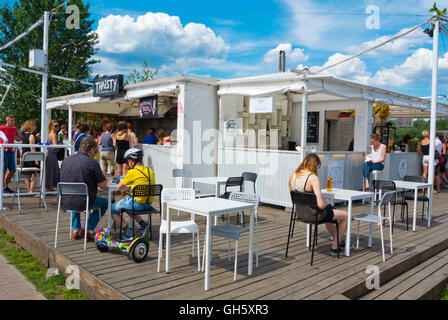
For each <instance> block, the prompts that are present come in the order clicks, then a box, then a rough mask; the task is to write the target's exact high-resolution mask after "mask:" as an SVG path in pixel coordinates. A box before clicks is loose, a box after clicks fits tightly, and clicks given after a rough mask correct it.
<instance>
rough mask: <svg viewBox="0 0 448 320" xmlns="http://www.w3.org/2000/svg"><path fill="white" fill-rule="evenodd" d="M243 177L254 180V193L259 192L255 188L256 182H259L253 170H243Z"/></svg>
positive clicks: (244, 179)
mask: <svg viewBox="0 0 448 320" xmlns="http://www.w3.org/2000/svg"><path fill="white" fill-rule="evenodd" d="M242 177H243V181H249V182H253V186H254V193H257V191H256V189H255V184H256V182H257V174H256V173H253V172H243V174H242Z"/></svg>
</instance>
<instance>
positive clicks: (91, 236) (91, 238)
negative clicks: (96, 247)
mask: <svg viewBox="0 0 448 320" xmlns="http://www.w3.org/2000/svg"><path fill="white" fill-rule="evenodd" d="M85 232H86V230H85V229H84V228H82V229H81V237H82V238H83V239H84V235H85ZM87 241H95V234H94V233H93V231H90V230H88V231H87Z"/></svg>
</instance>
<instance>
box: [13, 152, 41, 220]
mask: <svg viewBox="0 0 448 320" xmlns="http://www.w3.org/2000/svg"><path fill="white" fill-rule="evenodd" d="M30 161H39V162H41V163H42V164H43V166H42V168H43V172H42V175H41V177H42V176H43V175H44V174H45V153H44V152H26V153H25V154H23V156H22V163H21V165H20V168H18V170H17V171H16V179H17V186H16V189H15V190H14V194H13V196H12V202H11V206H10V209H11V210H12V208H13V206H14V199H15V196H16V194H17V206H18V208H19V213H22V208H21V206H20V176H21V175H22V174H24V173H29V172H35V174H37V173H39V172H40V171H41V170H40V168H27V167H23V165H24V163H25V162H30ZM41 181H42V180H41ZM42 200H43V202H44V206H45V210H46V211H48V208H47V203H46V202H45V198H44V197H42V188H41V187H40V188H39V208H40V202H41V201H42Z"/></svg>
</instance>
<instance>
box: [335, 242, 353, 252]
mask: <svg viewBox="0 0 448 320" xmlns="http://www.w3.org/2000/svg"><path fill="white" fill-rule="evenodd" d="M354 248H355V246H354V245H353V244H351V245H350V249H354ZM339 250H341V251H344V250H345V240H342V241H341V242H340V243H339Z"/></svg>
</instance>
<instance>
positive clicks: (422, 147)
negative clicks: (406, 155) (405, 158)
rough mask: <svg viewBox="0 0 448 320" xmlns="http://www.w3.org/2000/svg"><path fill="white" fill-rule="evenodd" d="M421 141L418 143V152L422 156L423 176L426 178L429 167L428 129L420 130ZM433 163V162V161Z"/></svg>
mask: <svg viewBox="0 0 448 320" xmlns="http://www.w3.org/2000/svg"><path fill="white" fill-rule="evenodd" d="M422 138H423V139H422V141H420V144H419V145H418V153H419V154H420V156H422V158H423V159H422V164H423V176H424V177H425V179H428V167H429V144H430V140H429V132H428V130H423V131H422ZM434 164H435V163H434Z"/></svg>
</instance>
